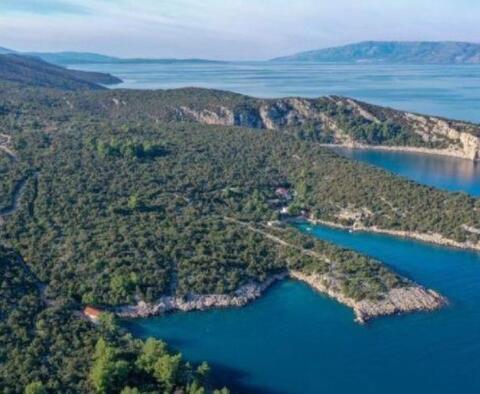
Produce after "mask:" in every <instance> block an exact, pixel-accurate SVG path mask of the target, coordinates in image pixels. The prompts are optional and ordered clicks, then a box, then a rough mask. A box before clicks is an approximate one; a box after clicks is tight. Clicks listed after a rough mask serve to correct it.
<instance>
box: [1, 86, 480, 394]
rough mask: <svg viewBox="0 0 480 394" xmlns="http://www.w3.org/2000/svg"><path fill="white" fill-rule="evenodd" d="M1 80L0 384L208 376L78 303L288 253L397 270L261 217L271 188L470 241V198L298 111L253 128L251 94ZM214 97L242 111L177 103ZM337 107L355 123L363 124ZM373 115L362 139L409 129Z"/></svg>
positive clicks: (193, 280)
mask: <svg viewBox="0 0 480 394" xmlns="http://www.w3.org/2000/svg"><path fill="white" fill-rule="evenodd" d="M2 91H3V93H4V94H2V95H0V132H1V133H5V134H8V135H11V136H12V142H11V146H10V149H12V150H13V151H14V152H15V154H16V156H15V158H12V157H10V156H8V155H6V154H5V153H4V152H3V151H0V174H1V181H0V215H2V217H1V225H0V245H2V246H1V248H0V263H1V268H0V269H1V276H0V278H1V279H0V280H1V286H0V292H1V294H0V297H1V300H2V301H1V310H0V316H1V321H0V389H1V390H2V391H4V392H6V393H20V392H22V391H24V390H25V388H27V389H26V392H28V393H42V392H99V393H117V392H123V393H135V392H142V393H143V392H167V393H168V392H184V393H203V392H211V391H212V382H211V381H210V380H209V379H208V376H207V375H208V374H207V372H208V366H207V365H205V364H201V365H199V366H192V365H190V364H189V363H188V362H186V361H184V360H182V358H181V356H179V355H177V354H176V353H175V352H174V351H173V350H170V349H168V347H167V345H165V344H164V343H162V342H159V341H155V340H147V341H141V340H138V339H134V338H132V337H131V336H130V335H128V334H127V333H125V332H124V331H123V330H122V329H121V328H119V327H118V326H117V324H116V323H115V321H114V320H115V319H114V318H113V316H112V315H110V314H105V315H104V316H103V317H102V319H101V323H100V324H99V325H98V326H94V325H92V324H91V323H90V322H88V321H86V320H84V319H83V318H81V315H80V313H79V311H81V309H82V308H83V306H85V305H86V304H89V305H96V306H98V307H101V308H105V309H109V308H110V307H113V306H118V305H123V304H129V303H134V302H136V301H137V300H138V299H142V300H145V301H151V302H153V301H155V300H157V299H158V298H159V297H160V296H162V295H175V296H179V297H185V298H188V297H189V295H192V294H212V293H215V294H232V293H234V292H235V291H236V290H237V289H239V288H240V287H241V286H242V285H245V284H247V283H259V282H262V281H264V280H266V279H267V278H268V277H269V276H271V275H272V274H276V273H280V272H285V271H286V270H288V269H295V270H300V271H303V272H307V273H312V272H314V273H318V274H322V275H326V276H328V278H329V279H331V280H332V282H333V283H334V284H335V286H336V287H337V288H338V290H339V291H340V293H341V294H343V295H345V296H347V297H350V298H352V299H355V300H362V299H379V298H380V299H381V298H382V297H383V296H384V295H385V293H386V292H387V291H388V290H389V289H392V288H396V287H401V286H405V285H406V284H408V283H411V282H409V281H408V280H407V279H406V278H403V277H401V276H399V275H397V274H396V273H394V272H392V270H391V269H389V268H388V267H386V266H384V265H383V264H381V263H380V262H377V261H375V260H373V259H371V258H368V257H366V256H362V255H360V254H358V253H354V252H352V251H348V250H345V249H342V248H339V247H336V246H334V245H332V244H330V243H328V242H324V241H320V240H314V239H312V238H311V237H308V236H305V235H301V234H299V233H298V232H296V231H295V230H293V229H291V228H289V227H288V226H282V225H274V226H270V225H268V224H267V223H269V222H274V223H278V222H277V221H278V219H279V218H280V214H279V212H278V210H279V208H280V207H282V206H285V205H286V204H287V201H285V200H282V199H281V198H279V196H278V195H277V194H276V189H277V188H278V187H283V188H286V189H288V190H289V193H290V194H291V195H292V196H293V199H292V201H288V203H289V205H290V207H289V209H290V212H292V214H297V213H300V212H301V211H302V210H303V211H307V212H309V213H311V214H313V215H314V216H315V217H317V218H320V219H323V220H328V221H333V222H336V223H344V224H349V221H350V220H351V219H349V218H348V217H345V215H344V213H345V211H346V210H348V211H349V212H354V213H355V212H361V215H362V217H361V220H362V221H363V223H365V225H375V226H378V227H381V228H385V229H402V230H412V231H419V232H426V233H428V232H435V233H439V234H442V235H443V236H445V237H448V238H452V239H456V240H458V241H466V240H468V241H471V242H477V241H478V239H477V237H478V235H476V234H475V233H472V232H471V231H468V228H470V227H474V228H480V214H479V208H480V203H479V201H478V200H477V199H475V198H471V197H468V196H466V195H464V194H459V193H456V194H451V193H446V192H442V191H438V190H435V189H432V188H428V187H424V186H420V185H418V184H415V183H414V182H410V181H407V180H404V179H402V178H398V177H395V176H393V175H391V174H389V173H387V172H384V171H381V170H378V169H374V168H372V167H369V166H366V165H362V164H359V163H356V162H353V161H350V160H347V159H345V158H342V157H340V156H338V155H336V154H335V153H333V152H331V151H329V150H327V149H325V148H323V147H321V146H320V145H319V144H317V143H316V142H318V141H320V142H322V141H323V140H322V139H323V138H325V135H326V134H323V135H322V134H321V133H320V134H318V133H319V130H317V129H316V126H315V125H314V124H313V125H312V124H309V125H305V127H300V128H299V127H293V128H288V127H287V128H286V129H285V131H286V132H278V131H277V130H262V131H259V130H258V128H260V126H261V125H259V124H256V123H255V122H256V120H255V119H256V118H255V117H254V116H253V115H252V114H253V113H254V112H255V111H254V110H253V109H252V105H253V104H252V102H253V101H252V100H254V99H250V98H247V97H244V96H240V95H235V94H229V93H224V92H217V91H205V90H198V89H181V90H177V91H158V92H150V91H145V92H139V91H131V92H129V91H119V92H112V91H99V92H92V91H83V92H65V91H58V90H53V89H40V88H33V87H19V86H18V85H15V84H4V85H3V87H2ZM219 104H221V105H223V106H225V107H229V106H233V107H235V108H236V109H237V110H238V111H237V112H235V116H237V118H236V119H237V121H236V122H234V123H238V124H239V125H242V126H245V125H250V126H252V127H256V126H259V127H256V128H245V127H234V126H228V125H216V126H214V125H205V124H202V122H199V121H198V119H195V118H191V117H188V116H187V115H188V113H189V112H188V111H186V110H185V109H182V108H183V106H184V105H189V108H190V110H191V109H192V108H193V109H198V110H199V111H203V110H204V109H205V108H210V109H214V108H215V107H216V106H217V105H219ZM315 105H325V111H334V110H338V109H335V108H330V109H329V108H328V106H326V104H325V103H323V104H322V103H321V102H319V103H317V104H315ZM277 109H278V111H280V110H282V108H277ZM252 111H253V112H252ZM340 115H341V116H344V117H345V120H344V121H345V122H346V123H348V122H353V123H352V126H351V128H352V130H354V129H355V130H357V131H355V132H358V133H361V132H362V131H361V130H364V129H367V130H370V129H368V127H367V126H368V125H365V124H363V123H359V124H357V123H355V121H352V120H351V119H349V117H348V114H343V113H342V114H340ZM340 115H339V114H334V113H333V112H332V113H331V116H336V117H338V118H341V116H340ZM203 123H204V122H203ZM349 127H350V126H349ZM376 127H377V126H375V127H373V126H372V127H371V133H374V134H375V135H376V137H375V138H384V137H385V135H386V136H387V137H385V138H387V139H389V138H395V139H398V141H404V142H405V141H407V142H405V143H408V139H409V138H411V136H410V135H409V134H408V131H405V130H404V129H403V128H402V127H400V128H399V126H395V125H392V126H378V127H380V129H377V128H376ZM384 127H386V128H385V129H384ZM390 128H391V129H390ZM352 132H353V131H352ZM369 135H370V131H368V132H367V134H365V135H364V136H363V137H359V138H367V139H368V138H370V137H369ZM382 135H383V136H384V137H381V136H382ZM299 137H300V138H299ZM396 141H397V140H396ZM12 208H15V209H14V210H13V211H12V212H11V209H12ZM7 212H8V213H9V215H8V216H6V215H5V213H7ZM276 240H280V241H281V242H277V241H276Z"/></svg>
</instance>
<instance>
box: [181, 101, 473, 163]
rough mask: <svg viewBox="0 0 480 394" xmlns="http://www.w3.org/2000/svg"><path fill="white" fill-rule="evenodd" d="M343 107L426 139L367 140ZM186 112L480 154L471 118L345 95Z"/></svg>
mask: <svg viewBox="0 0 480 394" xmlns="http://www.w3.org/2000/svg"><path fill="white" fill-rule="evenodd" d="M332 107H333V108H335V107H338V108H340V110H342V109H343V110H346V111H348V114H349V116H350V117H352V118H355V119H357V121H358V122H359V123H361V122H367V123H365V124H366V125H368V124H369V123H374V124H382V123H384V122H390V123H394V124H396V125H398V126H399V127H402V128H403V129H405V130H409V133H410V134H411V135H416V136H418V137H420V138H419V139H418V140H419V141H423V142H422V143H418V144H417V145H411V144H410V145H401V146H395V145H391V144H389V145H382V144H378V145H376V144H365V142H363V141H360V140H357V139H356V137H355V133H350V132H349V130H348V129H347V128H346V127H345V126H344V125H342V121H341V119H340V118H339V117H338V116H336V115H334V114H332V113H331V112H330V111H329V110H327V109H326V108H330V109H331V108H332ZM180 117H181V118H186V119H189V120H192V121H196V122H199V123H203V124H210V125H223V126H240V127H249V128H257V129H268V130H283V129H288V128H298V127H302V126H305V125H309V126H312V127H314V128H315V129H316V130H318V131H319V132H321V133H323V134H324V135H328V136H329V139H333V141H331V143H332V144H336V145H343V146H347V147H358V148H365V147H372V146H373V147H377V148H385V149H388V150H407V151H416V152H422V153H436V154H441V155H447V156H455V157H460V158H466V159H470V160H479V159H480V127H478V126H476V125H473V124H469V123H466V122H459V121H450V120H446V119H442V118H438V117H434V116H424V115H417V114H413V113H409V112H402V111H396V110H393V109H389V108H383V107H379V106H375V105H370V104H366V103H362V102H360V101H356V100H352V99H349V98H344V97H337V96H332V97H323V98H320V99H302V98H283V99H270V100H264V99H249V100H247V101H246V102H245V103H243V104H242V105H236V106H231V107H228V106H224V105H211V106H210V107H209V108H205V109H198V108H196V109H195V108H190V107H188V106H182V107H181V108H180Z"/></svg>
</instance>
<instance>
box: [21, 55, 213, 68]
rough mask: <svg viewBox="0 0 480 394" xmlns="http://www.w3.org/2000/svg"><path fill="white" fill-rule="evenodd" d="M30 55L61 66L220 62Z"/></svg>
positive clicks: (208, 61)
mask: <svg viewBox="0 0 480 394" xmlns="http://www.w3.org/2000/svg"><path fill="white" fill-rule="evenodd" d="M27 54H28V55H30V56H35V57H39V58H40V59H42V60H45V61H46V62H49V63H53V64H58V65H62V66H66V65H74V64H133V63H136V64H139V63H159V64H165V63H185V62H188V63H222V62H220V61H216V60H206V59H148V58H130V59H123V58H118V57H113V56H106V55H101V54H98V53H90V52H28V53H27Z"/></svg>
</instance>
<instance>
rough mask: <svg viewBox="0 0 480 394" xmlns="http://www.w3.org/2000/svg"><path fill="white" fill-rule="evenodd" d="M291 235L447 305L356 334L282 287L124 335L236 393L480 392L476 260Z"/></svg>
mask: <svg viewBox="0 0 480 394" xmlns="http://www.w3.org/2000/svg"><path fill="white" fill-rule="evenodd" d="M298 226H299V229H300V230H301V231H305V232H309V233H311V234H312V236H316V237H319V238H322V239H326V240H329V241H332V242H335V243H336V244H338V245H342V246H345V247H349V248H352V249H355V250H358V251H361V252H363V253H366V254H369V255H371V256H374V257H376V258H378V259H381V260H382V261H384V262H386V263H387V264H388V265H390V266H392V267H393V268H395V269H396V270H397V271H399V272H401V273H402V274H404V275H406V276H408V277H410V278H412V279H414V280H417V281H419V282H421V283H423V284H425V285H426V286H429V287H431V288H434V289H436V290H438V291H440V292H441V293H442V294H443V295H445V296H447V297H448V298H449V299H450V301H451V305H450V306H449V307H447V308H445V309H443V310H441V311H438V312H434V313H416V314H410V315H404V316H396V317H389V318H381V319H378V320H376V321H374V322H372V323H370V324H368V325H366V326H360V325H358V324H356V323H354V322H353V314H352V312H351V311H350V310H349V309H348V308H346V307H344V306H343V305H340V304H338V303H337V302H335V301H333V300H330V299H328V298H326V297H325V296H323V295H320V294H318V293H315V292H314V291H312V290H311V289H310V288H308V287H307V286H306V285H304V284H301V283H298V282H294V281H284V282H282V283H279V284H277V285H275V286H274V287H273V288H272V289H271V290H269V291H268V292H267V293H266V294H265V295H264V297H262V298H261V299H259V300H258V301H256V302H254V303H252V304H250V305H248V306H246V307H245V308H241V309H226V310H212V311H206V312H190V313H177V314H172V315H168V316H164V317H158V318H152V319H141V320H135V321H129V322H127V323H126V326H127V327H128V328H129V329H130V330H132V332H133V333H134V334H136V335H139V336H155V337H158V338H163V339H165V340H167V341H168V342H170V343H171V344H172V346H174V347H175V348H176V349H178V350H180V351H182V353H183V354H184V355H185V356H186V357H187V358H189V359H192V360H197V361H199V360H207V361H208V362H209V363H211V364H212V366H213V367H214V369H215V370H216V373H217V374H216V376H215V378H216V379H217V381H218V382H220V383H221V382H233V384H234V387H235V388H237V389H238V390H239V391H241V392H244V391H251V392H265V393H324V394H327V393H332V394H333V393H336V394H342V393H345V394H347V393H352V392H358V393H372V394H373V393H375V394H377V393H378V394H385V393H391V394H396V393H407V392H408V393H412V394H414V393H437V394H451V393H478V392H480V308H479V305H480V255H479V254H476V253H473V252H467V251H461V250H453V249H447V248H442V247H436V246H433V245H427V244H422V243H418V242H414V241H409V240H403V239H396V238H392V237H388V236H382V235H376V234H364V233H348V232H345V231H342V230H336V229H330V228H325V227H319V226H315V227H310V226H308V225H298ZM309 229H310V230H309Z"/></svg>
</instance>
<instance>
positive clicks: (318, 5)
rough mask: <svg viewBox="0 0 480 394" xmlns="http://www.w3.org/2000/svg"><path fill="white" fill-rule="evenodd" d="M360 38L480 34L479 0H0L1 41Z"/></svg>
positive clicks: (143, 47) (188, 44)
mask: <svg viewBox="0 0 480 394" xmlns="http://www.w3.org/2000/svg"><path fill="white" fill-rule="evenodd" d="M363 40H429V41H430V40H435V41H436V40H450V41H470V42H480V0H0V46H3V47H7V48H11V49H16V50H21V51H63V50H74V51H89V52H99V53H104V54H108V55H114V56H120V57H157V58H158V57H177V58H190V57H196V58H209V59H228V60H247V59H249V60H255V59H268V58H271V57H275V56H280V55H287V54H291V53H295V52H298V51H302V50H308V49H317V48H323V47H328V46H336V45H342V44H346V43H351V42H356V41H363Z"/></svg>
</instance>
